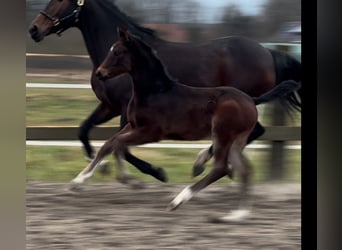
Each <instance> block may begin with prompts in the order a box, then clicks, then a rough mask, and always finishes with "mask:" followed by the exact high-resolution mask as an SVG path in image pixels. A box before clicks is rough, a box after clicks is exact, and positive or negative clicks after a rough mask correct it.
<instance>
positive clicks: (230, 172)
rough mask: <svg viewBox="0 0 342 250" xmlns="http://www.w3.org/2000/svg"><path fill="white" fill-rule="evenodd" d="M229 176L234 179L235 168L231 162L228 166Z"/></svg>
mask: <svg viewBox="0 0 342 250" xmlns="http://www.w3.org/2000/svg"><path fill="white" fill-rule="evenodd" d="M227 176H228V177H229V178H230V179H232V180H233V179H234V170H233V166H232V164H229V165H228V167H227Z"/></svg>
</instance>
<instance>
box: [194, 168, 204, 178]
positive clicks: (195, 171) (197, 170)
mask: <svg viewBox="0 0 342 250" xmlns="http://www.w3.org/2000/svg"><path fill="white" fill-rule="evenodd" d="M204 169H205V168H204V167H203V166H202V165H195V166H193V167H192V177H196V176H199V175H200V174H202V173H203V171H204Z"/></svg>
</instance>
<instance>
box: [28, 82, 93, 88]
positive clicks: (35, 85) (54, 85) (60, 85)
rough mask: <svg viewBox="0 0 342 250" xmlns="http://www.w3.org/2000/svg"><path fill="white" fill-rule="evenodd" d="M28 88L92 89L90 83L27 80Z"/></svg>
mask: <svg viewBox="0 0 342 250" xmlns="http://www.w3.org/2000/svg"><path fill="white" fill-rule="evenodd" d="M26 88H53V89H91V86H90V84H82V83H80V84H72V83H70V84H68V83H36V82H27V83H26Z"/></svg>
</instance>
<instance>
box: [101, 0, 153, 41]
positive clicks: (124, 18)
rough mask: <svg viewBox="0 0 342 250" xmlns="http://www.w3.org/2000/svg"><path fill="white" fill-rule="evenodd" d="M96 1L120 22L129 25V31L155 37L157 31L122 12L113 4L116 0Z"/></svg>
mask: <svg viewBox="0 0 342 250" xmlns="http://www.w3.org/2000/svg"><path fill="white" fill-rule="evenodd" d="M97 2H98V3H99V4H101V5H102V7H103V8H104V9H106V10H107V11H109V12H110V13H111V14H112V15H113V16H115V17H117V18H118V19H119V20H120V21H121V22H123V23H125V24H127V25H128V26H129V27H130V30H131V31H133V32H135V33H138V34H139V35H142V34H146V35H149V36H153V37H157V32H156V31H155V30H153V29H150V28H146V27H143V26H141V25H139V24H138V23H137V22H136V20H134V18H132V17H130V16H128V15H127V14H125V13H124V12H122V11H121V10H120V9H119V7H118V6H117V5H116V4H115V2H116V0H100V1H97Z"/></svg>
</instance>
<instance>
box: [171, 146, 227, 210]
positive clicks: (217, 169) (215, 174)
mask: <svg viewBox="0 0 342 250" xmlns="http://www.w3.org/2000/svg"><path fill="white" fill-rule="evenodd" d="M230 146H231V143H228V145H225V146H222V147H220V146H216V145H215V147H214V157H215V162H214V167H213V168H212V169H211V171H210V172H209V173H208V174H207V175H206V176H205V177H204V178H202V179H201V180H199V181H198V182H196V183H195V184H193V185H191V186H187V187H186V188H184V189H183V190H182V192H180V193H179V194H178V195H177V196H176V197H175V198H174V199H173V200H172V201H171V202H170V204H169V205H168V207H167V209H168V210H175V209H177V208H178V207H179V206H180V205H181V204H183V203H185V202H187V201H189V200H190V199H191V198H192V197H193V196H194V195H195V194H196V193H198V192H199V191H201V190H202V189H204V188H205V187H207V186H208V185H210V184H211V183H213V182H215V181H217V180H218V179H220V178H222V177H223V176H225V175H226V174H227V160H228V153H229V149H230Z"/></svg>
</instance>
